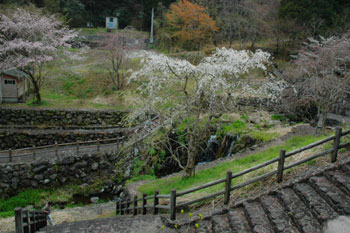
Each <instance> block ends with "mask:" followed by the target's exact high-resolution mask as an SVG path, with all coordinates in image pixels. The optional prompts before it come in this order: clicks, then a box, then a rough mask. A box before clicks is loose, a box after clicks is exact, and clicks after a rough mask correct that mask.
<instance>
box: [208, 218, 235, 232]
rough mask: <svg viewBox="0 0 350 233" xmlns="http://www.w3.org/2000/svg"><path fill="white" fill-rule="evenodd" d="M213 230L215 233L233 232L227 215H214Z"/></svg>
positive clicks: (212, 220)
mask: <svg viewBox="0 0 350 233" xmlns="http://www.w3.org/2000/svg"><path fill="white" fill-rule="evenodd" d="M211 224H212V226H211V227H212V230H213V232H215V233H220V232H232V230H231V229H230V222H229V219H228V218H227V215H226V214H222V215H214V216H212V217H211Z"/></svg>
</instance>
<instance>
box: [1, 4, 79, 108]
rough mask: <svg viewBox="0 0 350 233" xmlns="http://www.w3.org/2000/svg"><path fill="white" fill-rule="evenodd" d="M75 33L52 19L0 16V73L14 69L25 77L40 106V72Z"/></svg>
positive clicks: (23, 13)
mask: <svg viewBox="0 0 350 233" xmlns="http://www.w3.org/2000/svg"><path fill="white" fill-rule="evenodd" d="M76 36H77V33H76V32H74V31H72V30H69V29H68V28H67V27H66V26H65V25H63V24H62V22H60V21H59V20H57V18H56V17H55V16H53V15H52V16H45V15H43V14H41V13H40V12H29V11H26V10H22V9H17V10H16V11H14V12H13V13H11V14H8V15H4V14H1V15H0V61H1V62H0V70H5V69H8V68H12V67H16V68H18V69H20V70H22V71H23V72H25V73H26V74H28V75H29V78H30V80H31V82H32V84H33V88H34V94H35V102H37V103H40V102H41V96H40V85H41V83H42V81H43V78H44V77H43V75H42V68H43V65H44V64H45V63H47V62H49V61H53V60H55V59H56V58H57V57H58V55H59V53H67V52H68V51H66V50H63V51H62V50H61V49H60V48H63V47H68V48H69V47H70V44H69V42H70V41H72V39H73V38H75V37H76Z"/></svg>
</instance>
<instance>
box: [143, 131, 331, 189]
mask: <svg viewBox="0 0 350 233" xmlns="http://www.w3.org/2000/svg"><path fill="white" fill-rule="evenodd" d="M325 137H326V136H319V137H314V136H312V135H307V136H296V137H292V138H290V139H289V140H287V141H286V142H285V143H283V144H281V145H278V146H274V147H270V148H269V149H267V150H265V151H263V152H259V153H254V154H252V155H250V156H247V157H244V158H239V159H236V160H232V161H228V162H225V163H221V164H219V165H217V166H215V167H212V168H208V169H205V170H201V171H198V172H197V173H196V176H195V177H191V178H188V179H184V178H183V177H182V176H174V177H171V178H168V179H157V180H153V181H151V182H148V183H147V184H145V185H142V186H140V187H139V189H138V190H139V191H140V192H145V193H147V194H148V195H151V194H153V192H154V190H156V189H158V190H159V191H160V193H162V194H169V193H170V190H171V189H173V188H175V189H176V190H178V191H181V190H186V189H189V188H191V187H194V186H198V185H201V184H205V183H208V182H211V181H214V180H217V179H220V178H223V177H225V174H226V171H227V170H232V172H233V173H236V172H239V171H242V170H244V169H247V168H250V167H252V166H255V165H257V164H260V163H262V162H264V161H267V160H270V159H273V158H276V157H277V156H279V152H280V150H282V149H284V150H286V151H292V150H295V149H297V148H300V147H303V146H306V145H308V144H310V143H313V142H315V141H317V140H320V139H322V138H325ZM238 181H239V180H238ZM232 182H233V184H235V183H237V179H234V180H232ZM222 189H223V184H221V185H217V186H214V187H211V188H208V189H204V190H201V191H202V192H203V191H205V192H206V193H211V192H215V191H219V190H222ZM201 191H199V192H201Z"/></svg>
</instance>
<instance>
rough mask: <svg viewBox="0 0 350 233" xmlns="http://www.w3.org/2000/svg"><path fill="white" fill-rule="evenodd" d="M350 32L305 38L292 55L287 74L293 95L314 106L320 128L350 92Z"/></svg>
mask: <svg viewBox="0 0 350 233" xmlns="http://www.w3.org/2000/svg"><path fill="white" fill-rule="evenodd" d="M349 53H350V33H347V34H345V35H343V36H342V37H330V38H327V39H326V38H323V37H320V40H315V39H312V38H309V39H308V42H307V43H305V46H304V48H303V49H301V50H300V51H299V53H298V55H297V56H296V57H295V58H296V59H295V61H294V64H295V65H296V67H295V68H294V69H293V68H292V69H291V71H290V72H289V76H290V77H291V78H292V80H293V82H295V83H296V84H295V87H296V92H297V93H296V96H298V98H302V99H308V100H311V101H312V102H313V103H315V104H316V105H317V108H318V116H319V119H320V120H319V124H318V127H319V128H322V127H323V126H324V124H325V120H326V116H327V114H328V113H329V112H330V111H332V110H333V109H334V106H335V105H336V104H339V103H342V102H343V101H344V99H345V97H346V95H348V94H350V88H349V85H350V66H349V64H350V56H349Z"/></svg>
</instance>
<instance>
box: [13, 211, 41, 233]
mask: <svg viewBox="0 0 350 233" xmlns="http://www.w3.org/2000/svg"><path fill="white" fill-rule="evenodd" d="M46 225H47V219H46V214H45V213H44V211H42V210H40V211H28V210H27V209H25V208H24V209H22V208H16V209H15V226H16V233H33V232H36V231H39V230H40V229H41V228H43V227H45V226H46Z"/></svg>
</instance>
